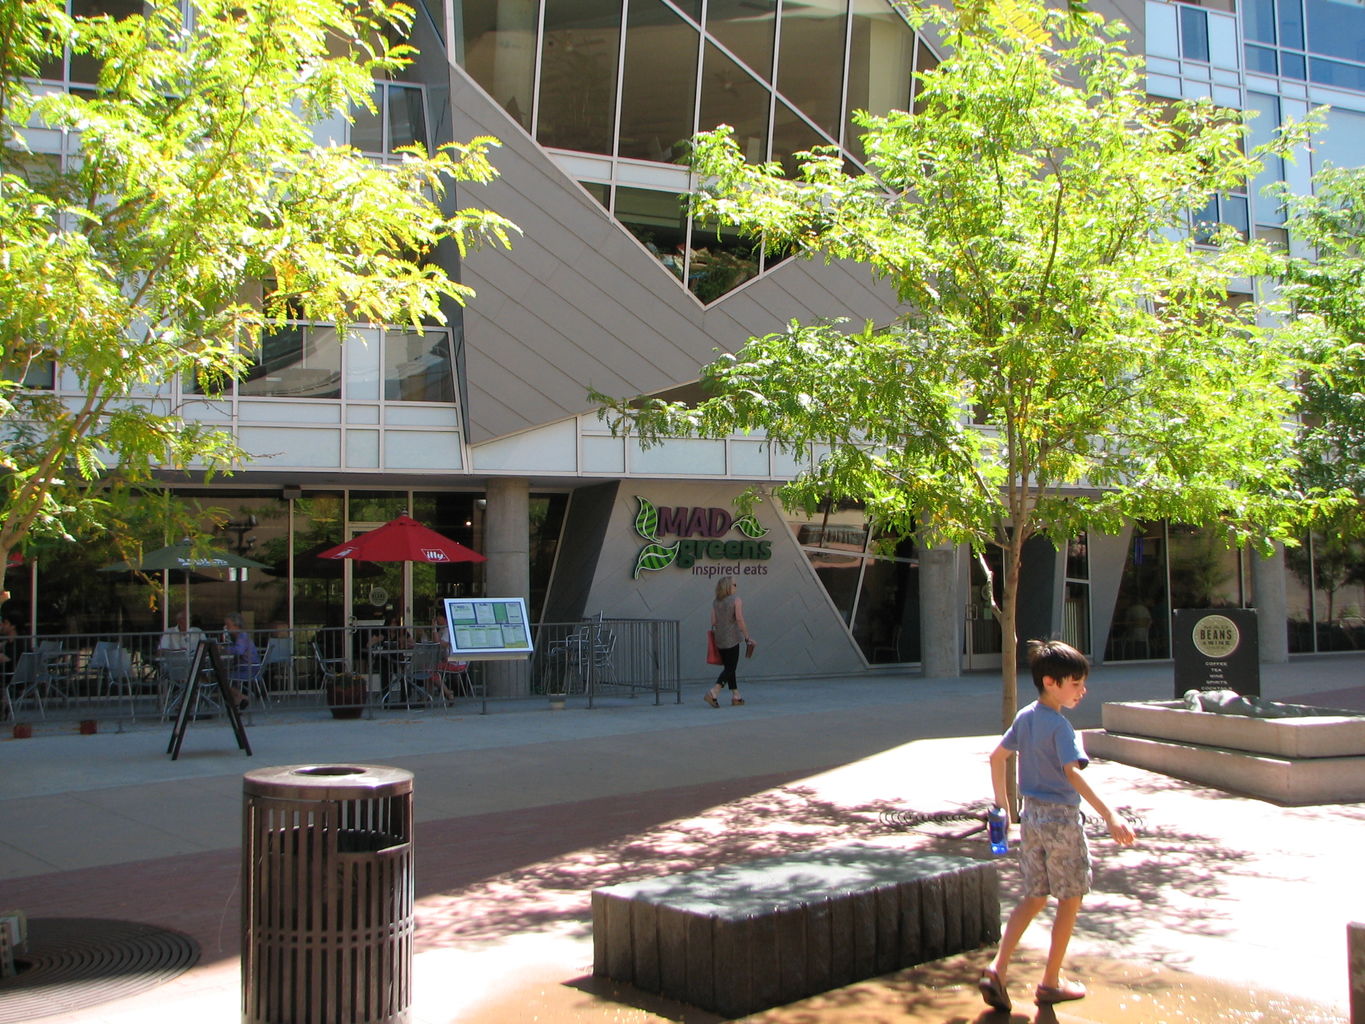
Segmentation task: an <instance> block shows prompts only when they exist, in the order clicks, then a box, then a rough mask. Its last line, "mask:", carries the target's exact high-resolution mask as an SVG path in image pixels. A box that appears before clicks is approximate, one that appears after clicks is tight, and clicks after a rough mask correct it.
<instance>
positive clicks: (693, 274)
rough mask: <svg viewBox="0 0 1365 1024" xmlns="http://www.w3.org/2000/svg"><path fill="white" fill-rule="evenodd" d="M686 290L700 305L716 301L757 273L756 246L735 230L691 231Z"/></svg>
mask: <svg viewBox="0 0 1365 1024" xmlns="http://www.w3.org/2000/svg"><path fill="white" fill-rule="evenodd" d="M692 246H693V248H692V251H691V252H690V253H688V259H687V287H688V288H689V289H691V291H692V294H694V295H695V296H696V297H697V298H698V299H700V300H701V301H702V302H715V301H716V299H719V298H720V297H721V296H723V295H725V294H726V293H727V292H730V291H733V290H734V289H735V288H738V287H739V286H740V285H742V284H743V283H744V282H745V281H747V280H749V278H751V277H753V276H754V275H756V274H757V273H758V260H759V246H758V245H757V244H756V243H755V242H753V241H752V240H750V239H748V238H744V237H742V236H741V235H740V234H739V232H738V231H736V230H735V229H734V228H721V229H720V230H719V231H717V230H715V229H714V228H711V227H704V226H702V225H700V224H698V225H695V226H694V227H693V229H692Z"/></svg>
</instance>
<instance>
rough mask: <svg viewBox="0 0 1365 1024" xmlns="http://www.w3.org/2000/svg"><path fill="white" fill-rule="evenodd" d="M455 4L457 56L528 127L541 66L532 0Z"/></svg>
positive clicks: (471, 0)
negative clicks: (536, 79)
mask: <svg viewBox="0 0 1365 1024" xmlns="http://www.w3.org/2000/svg"><path fill="white" fill-rule="evenodd" d="M454 7H455V53H456V55H457V59H458V60H459V61H460V63H461V64H462V65H463V66H464V69H465V70H466V71H467V72H469V74H470V75H471V76H472V77H473V79H474V81H476V82H478V83H479V85H480V86H482V87H483V89H484V91H485V92H487V93H488V94H489V95H490V96H492V97H493V99H494V100H495V101H496V102H497V103H498V104H499V105H500V106H501V107H502V108H503V109H504V110H506V111H507V113H508V114H510V115H511V116H512V117H513V118H514V119H516V121H517V122H519V123H520V124H521V126H522V127H523V128H525V129H527V130H528V131H529V130H530V128H531V97H532V94H533V91H534V80H535V68H536V17H537V14H538V6H537V4H535V3H534V2H530V0H463V2H462V3H457V4H455V5H454Z"/></svg>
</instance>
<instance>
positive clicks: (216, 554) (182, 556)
mask: <svg viewBox="0 0 1365 1024" xmlns="http://www.w3.org/2000/svg"><path fill="white" fill-rule="evenodd" d="M265 568H268V566H267V565H266V564H265V563H264V562H257V561H255V560H254V559H251V558H245V557H243V556H242V555H234V554H233V553H232V552H231V551H222V550H220V549H218V548H205V547H196V546H195V544H194V542H193V541H191V540H189V539H186V540H182V541H181V542H180V543H178V544H169V545H167V546H166V547H164V548H157V549H156V550H155V551H148V552H147V553H146V554H145V555H143V556H142V558H140V559H139V560H137V561H136V562H128V561H124V562H115V563H114V564H113V565H106V566H104V567H103V568H101V569H100V572H165V573H171V572H182V573H184V574H185V582H186V583H189V582H190V574H191V573H194V572H196V571H197V570H199V569H265ZM167 582H168V583H169V580H168V581H167ZM189 613H190V588H189V587H188V586H187V587H185V615H186V616H187V617H188V616H189Z"/></svg>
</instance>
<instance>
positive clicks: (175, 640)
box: [157, 612, 204, 653]
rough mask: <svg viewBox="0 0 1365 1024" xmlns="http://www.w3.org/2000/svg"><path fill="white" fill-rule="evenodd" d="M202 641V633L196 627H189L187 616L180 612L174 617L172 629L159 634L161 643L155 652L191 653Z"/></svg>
mask: <svg viewBox="0 0 1365 1024" xmlns="http://www.w3.org/2000/svg"><path fill="white" fill-rule="evenodd" d="M202 639H204V631H203V630H202V629H200V628H199V627H198V626H192V625H190V617H189V615H188V614H186V613H185V612H181V613H180V614H179V615H177V616H176V617H175V626H174V628H172V629H168V630H166V632H164V633H162V634H161V642H160V643H159V644H157V650H158V651H189V652H190V653H193V652H194V651H195V650H196V649H197V648H198V647H199V641H200V640H202Z"/></svg>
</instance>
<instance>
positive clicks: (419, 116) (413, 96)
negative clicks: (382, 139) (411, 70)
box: [388, 85, 427, 152]
mask: <svg viewBox="0 0 1365 1024" xmlns="http://www.w3.org/2000/svg"><path fill="white" fill-rule="evenodd" d="M388 91H389V152H393V151H394V150H395V149H397V148H398V147H399V146H411V145H412V144H413V143H420V144H421V145H423V146H425V145H426V144H427V122H426V117H425V116H424V115H423V113H422V90H421V89H417V88H414V87H412V86H402V85H390V86H389V87H388Z"/></svg>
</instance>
